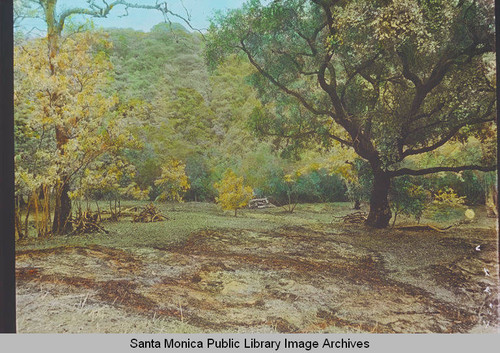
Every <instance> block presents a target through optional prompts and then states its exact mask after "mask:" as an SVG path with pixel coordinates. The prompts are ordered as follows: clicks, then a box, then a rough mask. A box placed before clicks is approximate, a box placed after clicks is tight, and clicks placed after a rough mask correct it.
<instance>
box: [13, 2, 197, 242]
mask: <svg viewBox="0 0 500 353" xmlns="http://www.w3.org/2000/svg"><path fill="white" fill-rule="evenodd" d="M58 2H59V1H58V0H23V1H16V3H15V5H17V8H16V11H15V14H16V18H17V19H20V18H22V17H23V15H22V14H23V13H24V14H25V15H26V16H41V17H42V18H43V20H44V21H45V24H46V25H47V36H46V49H45V50H43V53H44V54H45V55H46V59H47V60H46V61H45V64H46V65H47V66H46V68H47V70H48V75H49V77H48V78H47V81H48V82H49V81H50V80H51V77H57V76H58V75H60V72H61V71H64V69H65V68H64V66H61V60H60V54H61V43H62V39H63V38H62V36H63V31H64V29H65V25H66V22H67V21H68V19H69V18H71V16H74V15H84V16H90V17H106V16H107V15H108V14H109V13H110V11H111V10H112V9H113V8H116V7H118V6H122V7H124V8H125V10H128V9H129V8H142V9H154V10H158V11H161V12H162V13H163V14H164V15H165V16H168V15H171V16H175V17H178V18H180V19H182V20H184V21H185V22H186V23H188V21H186V20H185V19H184V18H183V17H182V16H180V15H178V14H176V13H174V12H172V11H170V10H169V9H168V6H167V3H165V2H156V3H155V4H154V5H147V4H146V5H144V4H135V3H130V2H128V1H124V0H115V1H112V2H109V3H108V2H106V1H105V0H102V1H98V0H88V1H87V7H69V8H63V9H59V8H58ZM26 9H27V10H28V11H23V10H26ZM188 24H189V23H188ZM62 61H63V62H64V60H62ZM54 97H57V95H52V96H51V98H50V99H53V98H54ZM59 108H60V109H58V110H57V109H56V110H51V111H50V113H51V114H53V115H52V116H49V115H47V116H46V118H47V119H53V121H54V125H55V131H54V132H55V140H56V145H57V149H58V152H59V154H61V155H63V154H64V151H65V149H66V145H67V143H68V141H69V140H70V139H71V132H70V128H69V127H68V125H67V124H65V122H66V121H67V119H64V115H65V113H64V110H65V107H64V106H60V107H59ZM75 120H78V116H75ZM68 177H69V175H67V174H61V175H59V178H58V185H57V192H56V195H57V196H56V202H55V204H56V207H55V211H54V222H53V227H52V228H53V231H54V233H56V234H62V233H66V232H68V231H69V230H70V227H71V224H70V222H68V219H69V217H70V215H71V200H70V198H69V196H68V193H69V191H70V190H69V183H68V182H66V181H67V180H68Z"/></svg>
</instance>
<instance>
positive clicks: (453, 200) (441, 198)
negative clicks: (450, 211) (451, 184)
mask: <svg viewBox="0 0 500 353" xmlns="http://www.w3.org/2000/svg"><path fill="white" fill-rule="evenodd" d="M432 203H433V204H436V205H443V206H450V207H456V206H462V205H463V204H464V203H465V196H458V195H457V193H456V192H455V191H454V190H453V189H452V188H447V189H445V190H439V191H438V192H437V193H436V195H434V200H433V201H432Z"/></svg>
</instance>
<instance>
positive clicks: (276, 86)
mask: <svg viewBox="0 0 500 353" xmlns="http://www.w3.org/2000/svg"><path fill="white" fill-rule="evenodd" d="M492 8H493V2H492V1H480V2H478V1H439V0H433V1H431V0H428V1H418V2H414V1H409V0H394V1H382V0H380V1H363V0H356V1H349V2H347V1H336V0H332V1H327V0H311V1H309V0H282V1H273V2H270V3H265V4H261V2H260V1H258V0H250V1H249V2H247V3H246V5H244V6H243V8H241V9H237V10H231V11H229V12H227V13H219V14H218V15H217V16H216V17H215V18H214V19H213V21H212V25H211V28H210V31H209V35H208V36H207V39H208V44H207V58H208V60H209V62H210V63H211V64H212V65H213V66H216V65H217V64H218V63H219V62H220V61H221V60H223V58H224V57H225V56H226V55H229V54H232V53H243V54H244V55H246V57H247V58H248V60H249V61H250V63H251V64H252V65H253V66H254V67H255V68H256V70H257V71H258V74H257V75H256V76H255V77H254V83H255V85H256V86H257V87H258V88H259V91H260V93H261V94H262V97H264V94H265V98H263V99H264V100H267V101H268V102H269V103H270V101H271V100H273V101H274V102H273V104H269V106H268V111H267V113H266V114H261V115H262V116H263V118H261V119H260V122H261V123H263V124H266V125H265V126H266V127H265V129H264V130H266V131H268V132H269V133H270V134H277V135H282V136H288V137H290V138H294V139H297V140H300V139H310V138H311V136H316V137H319V139H320V141H323V143H324V144H331V143H332V141H335V142H336V143H340V144H341V145H343V146H348V147H351V148H353V149H354V151H355V152H356V153H357V154H358V155H359V156H360V157H362V158H363V159H365V160H366V161H368V163H369V164H370V167H371V169H372V172H373V176H374V182H373V190H372V195H371V208H370V214H369V217H368V221H367V223H368V224H370V225H372V226H376V227H385V226H387V224H388V222H389V219H390V218H391V212H390V208H389V205H388V201H387V194H388V189H389V184H390V179H391V178H393V177H397V176H401V175H425V174H429V173H435V172H439V171H454V172H459V171H463V170H481V171H490V170H494V169H495V168H496V165H495V161H494V155H492V154H489V155H487V154H484V155H483V156H481V158H480V160H478V161H475V162H473V163H468V164H460V163H456V164H450V165H436V166H428V167H419V165H418V163H415V159H412V158H411V157H414V156H419V155H425V154H426V153H428V152H431V151H433V150H436V149H438V148H440V147H441V146H443V145H445V144H446V143H448V142H450V141H453V140H460V139H465V140H466V139H467V138H468V137H469V136H471V135H476V136H477V137H479V138H481V139H482V140H488V139H490V140H493V139H494V136H495V135H496V133H495V131H496V123H495V110H496V109H495V96H496V95H495V86H496V83H495V64H494V52H495V39H494V38H495V37H494V20H493V10H492ZM297 104H299V105H300V106H297ZM294 107H295V108H294ZM417 162H418V161H417Z"/></svg>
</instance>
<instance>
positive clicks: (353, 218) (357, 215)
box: [334, 211, 368, 224]
mask: <svg viewBox="0 0 500 353" xmlns="http://www.w3.org/2000/svg"><path fill="white" fill-rule="evenodd" d="M367 216H368V215H367V213H366V212H363V211H358V212H354V213H351V214H348V215H346V216H341V217H334V218H339V219H341V220H342V221H343V222H344V223H350V224H354V223H363V222H364V221H366V217H367Z"/></svg>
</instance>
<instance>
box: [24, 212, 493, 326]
mask: <svg viewBox="0 0 500 353" xmlns="http://www.w3.org/2000/svg"><path fill="white" fill-rule="evenodd" d="M138 236H140V234H138ZM478 245H479V247H478ZM497 254H498V249H497V234H496V231H495V230H494V229H485V228H474V227H470V226H469V227H462V228H460V227H455V228H452V229H450V230H449V231H447V232H445V233H439V232H435V231H401V230H396V229H389V230H372V229H368V228H365V226H363V225H345V224H341V223H334V224H332V223H321V222H319V223H312V224H308V225H305V226H297V225H293V226H281V227H277V228H275V229H272V230H255V229H234V228H228V229H216V228H214V229H204V230H198V231H195V232H192V233H191V234H190V235H189V236H188V237H187V239H186V240H185V241H183V242H180V243H177V244H173V245H165V246H144V247H133V248H129V249H118V248H114V247H110V246H103V245H96V244H94V245H73V244H72V245H64V244H61V245H58V246H54V247H50V248H45V249H26V248H24V249H21V250H18V251H17V253H16V259H17V279H18V286H17V292H18V293H17V294H18V296H17V300H18V330H19V332H143V333H156V332H170V333H174V332H176V333H178V332H252V333H257V332H259V333H277V332H279V333H282V332H283V333H284V332H287V333H288V332H297V333H299V332H308V333H317V332H334V333H344V332H373V333H394V332H399V333H401V332H402V333H417V332H422V333H429V332H435V333H458V332H460V333H471V332H474V333H482V332H498V327H499V325H498V321H499V320H498V317H499V316H498V309H499V300H498V298H499V292H498V261H497V258H498V257H497Z"/></svg>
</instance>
